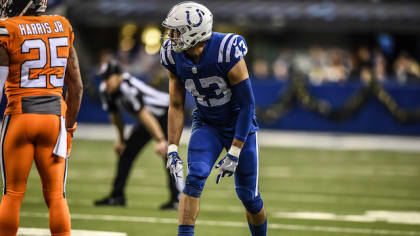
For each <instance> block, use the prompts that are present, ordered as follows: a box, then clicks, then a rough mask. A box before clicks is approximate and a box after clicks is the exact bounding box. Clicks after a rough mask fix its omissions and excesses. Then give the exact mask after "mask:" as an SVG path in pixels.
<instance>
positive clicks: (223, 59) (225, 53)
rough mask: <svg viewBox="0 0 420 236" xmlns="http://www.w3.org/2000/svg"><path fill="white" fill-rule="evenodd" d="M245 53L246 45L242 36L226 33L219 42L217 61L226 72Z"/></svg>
mask: <svg viewBox="0 0 420 236" xmlns="http://www.w3.org/2000/svg"><path fill="white" fill-rule="evenodd" d="M247 53H248V46H247V45H246V42H245V39H244V38H243V37H242V36H240V35H236V34H227V35H226V36H225V37H223V39H222V41H221V43H220V48H219V54H218V58H217V62H218V63H220V64H221V66H222V68H223V71H224V72H225V73H226V74H227V73H228V72H229V71H230V70H231V69H232V67H234V66H235V65H236V64H237V63H238V62H239V61H240V60H241V59H242V58H244V57H245V56H246V54H247Z"/></svg>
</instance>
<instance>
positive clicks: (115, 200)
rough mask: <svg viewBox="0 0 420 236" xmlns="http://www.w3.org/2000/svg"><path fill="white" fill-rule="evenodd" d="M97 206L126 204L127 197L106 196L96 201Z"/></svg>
mask: <svg viewBox="0 0 420 236" xmlns="http://www.w3.org/2000/svg"><path fill="white" fill-rule="evenodd" d="M94 204H95V206H125V197H124V196H119V197H112V196H109V197H106V198H104V199H101V200H97V201H95V203H94Z"/></svg>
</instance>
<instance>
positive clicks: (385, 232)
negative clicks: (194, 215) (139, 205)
mask: <svg viewBox="0 0 420 236" xmlns="http://www.w3.org/2000/svg"><path fill="white" fill-rule="evenodd" d="M21 216H22V217H28V218H48V214H47V213H40V212H22V213H21ZM71 217H72V219H74V220H95V221H114V222H137V223H156V224H175V225H176V224H178V219H176V218H159V217H141V216H117V215H91V214H71ZM197 224H198V225H205V226H221V227H235V228H246V227H248V224H247V223H246V222H236V221H212V220H198V221H197ZM268 227H269V229H270V230H271V231H272V230H290V231H306V232H308V231H309V232H335V233H353V234H369V235H420V231H402V230H387V229H367V228H344V227H328V226H304V225H290V224H276V223H271V224H269V225H268Z"/></svg>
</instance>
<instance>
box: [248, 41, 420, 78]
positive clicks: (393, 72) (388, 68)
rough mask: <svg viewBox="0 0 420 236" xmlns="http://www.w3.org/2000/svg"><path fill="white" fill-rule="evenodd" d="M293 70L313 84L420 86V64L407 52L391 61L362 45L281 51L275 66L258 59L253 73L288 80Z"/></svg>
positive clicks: (257, 76)
mask: <svg viewBox="0 0 420 236" xmlns="http://www.w3.org/2000/svg"><path fill="white" fill-rule="evenodd" d="M291 68H297V69H299V70H300V71H302V72H304V74H306V75H307V77H308V79H309V81H310V82H311V83H312V84H315V85H316V84H322V83H327V82H338V83H342V82H347V81H362V82H369V81H370V80H372V79H376V80H377V81H379V82H381V83H386V82H396V83H398V84H401V85H404V84H409V83H420V65H419V62H418V61H417V60H416V59H414V58H413V57H412V56H411V55H409V53H408V52H406V51H401V52H400V53H399V54H398V55H397V56H396V57H395V59H393V60H392V59H390V58H387V57H386V56H385V55H384V53H383V52H382V51H381V50H380V49H372V48H369V47H367V46H360V47H359V48H357V49H356V50H353V51H352V50H348V49H344V48H338V47H332V48H324V47H318V46H313V47H310V48H309V49H306V50H302V49H292V48H283V49H279V51H278V57H277V58H276V59H275V60H274V62H273V63H271V64H270V63H269V61H268V60H266V59H264V58H257V59H256V60H255V61H254V63H253V64H252V68H251V69H252V72H253V75H254V78H255V79H257V80H278V81H287V80H288V79H290V77H291V76H290V72H291Z"/></svg>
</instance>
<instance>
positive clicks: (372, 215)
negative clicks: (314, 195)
mask: <svg viewBox="0 0 420 236" xmlns="http://www.w3.org/2000/svg"><path fill="white" fill-rule="evenodd" d="M273 217H274V218H283V219H301V220H302V219H304V220H328V221H344V222H387V223H391V224H407V225H420V212H416V211H366V212H365V214H363V215H338V214H334V213H327V212H274V213H273Z"/></svg>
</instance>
